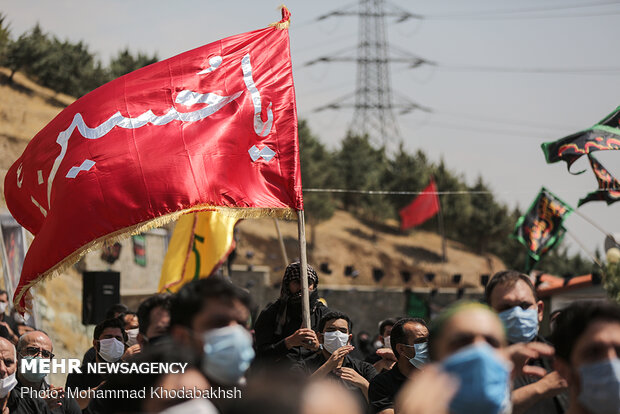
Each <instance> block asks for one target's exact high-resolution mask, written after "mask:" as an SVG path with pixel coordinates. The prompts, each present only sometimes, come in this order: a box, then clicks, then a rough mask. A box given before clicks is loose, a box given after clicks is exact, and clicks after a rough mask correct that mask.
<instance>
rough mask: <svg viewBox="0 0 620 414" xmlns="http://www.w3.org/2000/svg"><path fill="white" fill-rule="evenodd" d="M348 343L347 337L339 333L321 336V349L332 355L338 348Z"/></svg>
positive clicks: (327, 333)
mask: <svg viewBox="0 0 620 414" xmlns="http://www.w3.org/2000/svg"><path fill="white" fill-rule="evenodd" d="M348 342H349V335H348V334H346V333H342V332H340V331H334V332H325V333H324V334H323V348H325V350H326V351H327V352H329V353H330V354H333V353H334V351H336V350H337V349H338V348H342V347H343V346H345V345H346V344H347V343H348Z"/></svg>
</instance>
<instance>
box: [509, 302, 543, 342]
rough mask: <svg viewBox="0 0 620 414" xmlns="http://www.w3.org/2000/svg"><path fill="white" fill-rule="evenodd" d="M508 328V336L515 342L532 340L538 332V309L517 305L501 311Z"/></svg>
mask: <svg viewBox="0 0 620 414" xmlns="http://www.w3.org/2000/svg"><path fill="white" fill-rule="evenodd" d="M499 318H500V319H501V320H502V322H503V323H504V327H505V328H506V337H507V338H508V341H510V342H511V343H513V344H516V343H518V342H530V341H532V340H533V339H534V338H535V337H536V335H537V334H538V309H523V308H522V307H521V306H515V307H514V308H510V309H508V310H505V311H503V312H500V313H499Z"/></svg>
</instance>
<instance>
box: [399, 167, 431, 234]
mask: <svg viewBox="0 0 620 414" xmlns="http://www.w3.org/2000/svg"><path fill="white" fill-rule="evenodd" d="M422 192H423V194H420V195H419V196H417V197H416V198H415V199H414V200H413V201H412V202H411V204H409V205H408V206H407V207H405V208H403V209H402V210H400V211H399V214H400V229H401V230H407V229H408V228H410V227H415V226H417V225H419V224H422V223H424V222H425V221H426V220H428V219H429V218H431V217H433V216H434V215H435V214H437V213H438V212H439V197H437V187H436V186H435V181H434V180H433V179H432V178H431V182H430V183H429V184H428V186H426V188H425V189H424V190H423V191H422Z"/></svg>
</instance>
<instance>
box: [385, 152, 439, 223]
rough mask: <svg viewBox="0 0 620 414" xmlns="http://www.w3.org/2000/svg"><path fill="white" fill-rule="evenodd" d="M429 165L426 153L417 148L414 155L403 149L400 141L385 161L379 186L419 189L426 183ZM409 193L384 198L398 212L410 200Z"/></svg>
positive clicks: (395, 188)
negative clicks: (383, 172) (392, 154)
mask: <svg viewBox="0 0 620 414" xmlns="http://www.w3.org/2000/svg"><path fill="white" fill-rule="evenodd" d="M429 167H430V166H429V165H428V161H427V159H426V155H425V154H424V153H423V152H422V151H420V150H418V151H417V152H416V153H415V155H411V154H409V153H408V152H406V151H405V149H404V146H403V143H402V142H401V143H400V145H399V147H398V151H397V152H396V154H395V155H394V158H393V159H390V160H388V161H387V168H386V169H385V174H384V175H383V177H382V185H381V187H380V188H382V189H385V190H388V191H395V192H396V191H419V190H422V189H423V188H424V187H426V186H427V185H428V182H429V179H430V173H431V171H430V168H429ZM413 197H414V196H411V195H388V196H386V197H385V198H386V199H387V200H388V201H389V203H390V204H391V205H392V208H393V209H394V212H395V213H396V212H398V211H399V210H401V209H402V208H403V207H405V206H406V205H407V204H409V203H410V202H411V200H412V199H413Z"/></svg>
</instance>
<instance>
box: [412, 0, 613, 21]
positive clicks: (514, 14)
mask: <svg viewBox="0 0 620 414" xmlns="http://www.w3.org/2000/svg"><path fill="white" fill-rule="evenodd" d="M614 4H620V1H617V0H608V1H599V2H588V3H577V4H570V5H568V4H567V5H559V6H543V7H530V8H521V9H504V10H501V9H498V10H481V11H475V12H453V13H443V14H429V15H420V16H421V18H422V19H424V20H443V19H446V20H452V19H470V20H486V19H523V18H554V17H560V18H562V17H591V16H605V15H610V14H617V13H620V11H616V10H611V11H605V12H604V11H601V12H596V13H588V14H559V15H557V14H536V13H541V12H553V11H561V10H571V9H583V8H592V7H600V6H608V5H614ZM519 13H524V14H526V15H518V14H519ZM528 13H529V14H528ZM532 13H534V14H532Z"/></svg>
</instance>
